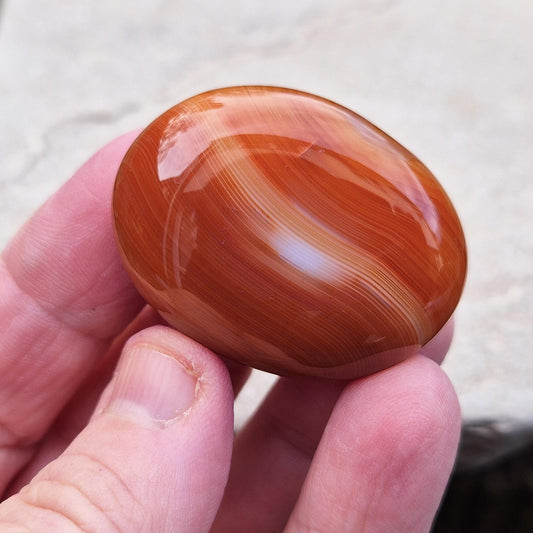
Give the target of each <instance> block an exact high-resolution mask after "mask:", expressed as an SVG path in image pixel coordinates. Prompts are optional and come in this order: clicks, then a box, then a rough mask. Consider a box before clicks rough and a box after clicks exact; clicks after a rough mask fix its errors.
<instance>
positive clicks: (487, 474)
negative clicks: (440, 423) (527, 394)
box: [432, 421, 533, 533]
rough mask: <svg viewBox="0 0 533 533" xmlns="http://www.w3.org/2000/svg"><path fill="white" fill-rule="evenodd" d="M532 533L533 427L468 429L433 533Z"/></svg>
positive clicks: (482, 424) (495, 425)
mask: <svg viewBox="0 0 533 533" xmlns="http://www.w3.org/2000/svg"><path fill="white" fill-rule="evenodd" d="M531 532H533V427H531V426H528V427H516V425H513V424H511V423H509V424H508V423H502V422H499V423H498V422H492V421H489V422H479V423H475V424H468V425H465V427H464V428H463V435H462V443H461V447H460V450H459V456H458V461H457V466H456V469H455V472H454V474H453V476H452V479H451V482H450V485H449V487H448V490H447V492H446V495H445V497H444V500H443V502H442V505H441V508H440V511H439V513H438V515H437V517H436V519H435V523H434V526H433V529H432V533H531Z"/></svg>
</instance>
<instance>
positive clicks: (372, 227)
mask: <svg viewBox="0 0 533 533" xmlns="http://www.w3.org/2000/svg"><path fill="white" fill-rule="evenodd" d="M114 218H115V229H116V235H117V241H118V245H119V248H120V250H121V254H122V258H123V260H124V264H125V266H126V268H127V270H128V272H129V274H130V276H131V277H132V280H133V281H134V283H135V284H136V285H137V287H138V289H139V291H140V292H141V293H142V294H143V296H144V297H145V298H146V299H147V301H148V302H149V303H151V304H152V305H153V306H154V307H155V308H156V309H158V310H159V311H160V312H161V314H162V316H163V317H164V318H165V319H166V320H167V321H168V322H169V323H170V324H172V325H173V326H175V327H176V328H177V329H179V330H180V331H182V332H184V333H186V334H188V335H190V336H192V337H193V338H195V339H196V340H198V341H199V342H201V343H203V344H205V345H206V346H208V347H209V348H211V349H212V350H214V351H216V352H217V353H219V354H220V355H223V356H226V357H228V358H231V359H235V360H238V361H240V362H242V363H245V364H249V365H251V366H255V367H257V368H261V369H264V370H268V371H273V372H276V373H281V374H290V373H305V374H311V375H320V376H326V377H335V378H339V377H340V378H351V377H356V376H360V375H364V374H367V373H369V372H373V371H376V370H380V369H382V368H384V367H387V366H390V365H391V364H394V363H396V362H398V361H400V360H402V359H404V358H405V357H407V356H409V355H410V354H412V353H414V352H415V351H416V350H417V349H418V348H419V347H420V346H422V345H423V344H425V343H426V342H427V341H428V340H430V339H431V338H432V337H433V336H434V335H435V334H436V333H437V332H438V331H439V329H440V328H441V327H442V326H443V325H444V324H445V322H446V321H447V320H448V319H449V317H450V315H451V314H452V312H453V310H454V308H455V306H456V305H457V302H458V300H459V297H460V294H461V291H462V287H463V283H464V278H465V273H466V248H465V242H464V237H463V232H462V229H461V225H460V223H459V220H458V218H457V215H456V213H455V210H454V208H453V206H452V204H451V202H450V200H449V199H448V197H447V196H446V193H445V192H444V190H443V189H442V187H441V186H440V185H439V183H438V182H437V181H436V179H435V178H434V177H433V175H432V174H431V173H430V172H429V170H428V169H427V168H426V167H425V166H424V165H423V164H422V163H421V162H420V161H419V160H418V159H416V158H415V157H414V156H413V155H412V154H411V153H410V152H408V151H407V150H406V149H405V148H403V147H402V146H401V145H399V144H398V143H397V142H396V141H394V140H393V139H391V138H390V137H389V136H387V135H386V134H385V133H383V132H382V131H380V130H379V129H378V128H376V127H375V126H373V125H372V124H370V123H369V122H368V121H366V120H364V119H363V118H361V117H360V116H358V115H356V114H355V113H353V112H351V111H349V110H347V109H345V108H343V107H341V106H339V105H337V104H334V103H332V102H330V101H328V100H324V99H322V98H319V97H316V96H312V95H309V94H306V93H301V92H297V91H292V90H288V89H279V88H272V87H234V88H228V89H220V90H216V91H211V92H208V93H204V94H201V95H198V96H196V97H193V98H191V99H189V100H187V101H185V102H183V103H181V104H178V105H177V106H175V107H173V108H172V109H170V110H169V111H167V112H166V113H164V114H163V115H162V116H161V117H159V118H158V119H157V120H156V121H154V122H153V123H152V124H151V125H150V126H149V127H148V128H147V129H146V130H145V131H144V132H143V133H142V134H141V135H140V136H139V138H138V139H137V140H136V142H135V143H134V144H133V146H132V147H131V149H130V150H129V152H128V154H127V155H126V157H125V158H124V161H123V163H122V165H121V167H120V170H119V173H118V176H117V181H116V184H115V195H114Z"/></svg>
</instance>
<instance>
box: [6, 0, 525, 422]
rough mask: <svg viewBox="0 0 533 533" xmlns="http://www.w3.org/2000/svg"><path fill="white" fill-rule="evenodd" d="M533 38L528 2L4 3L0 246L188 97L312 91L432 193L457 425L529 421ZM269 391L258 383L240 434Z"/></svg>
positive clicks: (245, 405) (241, 412)
mask: <svg viewBox="0 0 533 533" xmlns="http://www.w3.org/2000/svg"><path fill="white" fill-rule="evenodd" d="M434 6H438V8H435V7H434ZM532 28H533V4H531V2H530V0H509V1H507V2H502V1H501V0H483V1H481V0H480V1H477V0H448V1H447V2H428V1H426V0H403V1H401V0H328V1H318V0H307V1H305V0H299V1H295V0H292V1H287V0H268V2H258V1H257V2H253V1H245V0H224V1H220V2H218V1H207V0H200V1H195V2H192V1H191V0H189V1H187V2H185V1H171V0H166V1H165V0H159V1H141V0H129V1H128V2H127V3H125V2H123V0H106V1H105V2H85V1H81V0H77V1H76V0H48V1H47V2H44V1H39V0H7V1H4V3H3V6H2V10H1V11H0V95H1V101H0V161H1V162H2V171H1V172H0V245H1V246H2V247H3V245H4V244H5V243H6V242H7V240H8V239H9V237H10V236H11V235H12V234H13V233H14V232H15V231H16V229H17V228H18V226H19V225H20V224H21V223H23V221H24V220H25V219H26V218H27V217H28V216H29V215H30V214H31V213H32V211H34V210H35V208H36V207H38V205H39V204H41V203H42V202H43V201H44V200H45V199H46V197H47V196H48V195H50V194H51V193H52V192H53V191H54V190H55V189H56V188H57V187H59V186H60V185H61V184H62V183H63V182H64V181H65V180H66V179H68V177H69V176H70V175H71V174H72V172H73V171H74V170H75V169H76V168H77V167H78V166H79V165H80V164H81V163H83V161H84V160H85V159H87V158H88V157H89V156H90V155H91V154H92V153H93V152H94V151H95V150H97V149H98V148H99V147H100V146H101V145H103V144H104V143H105V142H107V141H108V140H110V139H112V138H113V137H115V136H117V135H119V134H121V133H123V132H125V131H128V130H130V129H134V128H138V127H142V126H144V125H146V124H147V123H148V122H149V121H151V120H152V119H153V118H155V117H156V116H157V115H158V114H160V113H161V112H162V111H164V110H165V109H166V108H168V107H170V106H171V105H173V104H175V103H177V102H178V101H180V100H182V99H184V98H186V97H188V96H191V95H193V94H196V93H198V92H201V91H204V90H207V89H210V88H214V87H217V86H225V85H235V84H244V83H253V84H273V85H283V86H290V87H294V88H299V89H303V90H307V91H310V92H315V93H317V94H320V95H322V96H325V97H328V98H331V99H333V100H336V101H338V102H339V103H342V104H344V105H346V106H348V107H351V108H352V109H354V110H355V111H357V112H359V113H360V114H362V115H363V116H365V117H367V118H369V119H370V120H372V121H373V122H375V123H376V124H377V125H378V126H380V127H381V128H382V129H384V130H385V131H387V132H388V133H390V134H391V135H392V136H394V137H395V138H397V139H398V140H399V141H400V142H401V143H403V144H404V145H405V146H407V147H408V148H409V149H410V150H412V151H413V152H414V153H415V154H417V155H418V156H419V157H420V158H421V159H422V160H423V161H424V162H425V163H426V164H427V165H428V166H429V168H431V169H432V170H433V171H434V173H435V174H436V175H437V176H438V177H439V179H440V180H441V182H442V183H443V185H444V187H445V188H446V190H447V191H448V193H449V194H450V196H451V197H452V200H453V201H454V202H455V204H456V207H457V210H458V212H459V214H460V216H461V218H462V220H463V223H464V228H465V232H466V236H467V240H468V244H469V252H470V257H469V260H470V267H469V277H468V282H467V287H466V290H465V293H464V297H463V301H462V303H461V305H460V307H459V310H458V313H457V333H456V339H455V342H454V345H453V347H452V350H451V352H450V354H449V356H448V358H447V361H446V363H445V368H446V370H447V371H448V373H449V375H450V376H451V378H452V380H453V382H454V384H455V386H456V388H457V390H458V392H459V395H460V400H461V404H462V407H463V412H464V417H465V419H479V418H498V419H511V420H519V421H521V422H527V421H531V420H532V419H533V355H532V350H531V346H532V344H533V342H532V341H533V331H532V324H533V266H532V264H533V209H532V204H533V179H532V178H533V176H532V169H533V149H532V148H531V147H532V145H533V90H532V87H533V59H532V57H531V51H532V46H533V38H532V36H531V35H532V34H531V31H532ZM271 379H272V378H270V377H269V376H265V375H257V376H256V377H255V378H254V380H253V382H252V383H251V385H250V386H249V387H248V388H247V389H246V390H245V391H244V394H243V396H242V398H241V399H240V403H239V407H238V419H239V420H242V419H243V417H245V416H246V413H248V412H249V411H250V409H252V408H253V405H254V404H255V402H256V401H257V398H258V397H259V396H260V395H261V393H262V391H263V390H264V389H265V387H267V386H268V384H269V383H270V382H271Z"/></svg>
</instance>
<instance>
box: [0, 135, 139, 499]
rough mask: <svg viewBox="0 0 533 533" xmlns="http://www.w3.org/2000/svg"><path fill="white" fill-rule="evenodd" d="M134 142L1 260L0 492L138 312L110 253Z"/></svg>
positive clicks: (115, 149)
mask: <svg viewBox="0 0 533 533" xmlns="http://www.w3.org/2000/svg"><path fill="white" fill-rule="evenodd" d="M134 137H135V134H129V135H126V136H124V137H121V138H120V139H117V140H116V141H114V142H113V143H111V144H110V145H108V146H107V147H105V148H104V149H103V150H101V151H100V152H99V153H98V154H96V155H95V156H94V157H93V158H92V159H91V160H90V161H88V162H87V163H86V164H85V165H84V166H83V167H82V168H81V169H80V170H79V171H78V172H77V173H76V175H75V176H74V177H73V179H72V180H70V181H69V182H68V183H67V184H66V185H65V186H64V187H63V188H62V189H61V190H60V191H59V192H58V193H56V195H55V196H53V197H52V198H51V199H50V200H49V201H48V202H47V203H46V204H45V205H44V206H43V207H42V208H41V209H40V210H39V211H38V212H37V213H36V215H34V217H33V218H32V219H31V220H30V221H29V222H28V223H27V224H26V226H25V227H24V228H23V229H22V230H21V231H20V232H19V234H18V235H17V236H16V237H15V239H14V240H13V242H12V243H11V245H10V246H9V247H8V248H7V249H6V250H5V252H4V253H3V255H2V256H1V260H0V323H1V324H2V325H3V331H2V338H1V340H0V472H2V476H1V477H0V490H1V489H3V488H4V487H5V484H6V482H8V481H9V479H10V477H11V476H12V475H13V473H14V472H16V471H17V470H18V469H19V468H20V466H21V465H22V464H23V463H24V462H25V461H26V460H27V459H28V457H29V456H30V455H31V453H32V451H33V445H34V443H35V442H36V441H38V440H39V439H40V438H41V436H42V435H43V433H44V432H45V431H46V429H47V428H48V426H49V425H50V423H51V421H52V420H54V418H55V417H56V416H57V414H58V412H59V411H60V409H61V408H62V407H63V405H64V404H65V402H66V400H67V399H68V398H69V397H70V396H71V395H72V393H73V392H74V390H75V389H76V388H77V387H78V385H79V384H80V382H81V381H82V380H83V379H84V378H85V376H86V375H87V374H88V373H89V372H90V370H91V369H92V368H93V367H94V365H95V364H96V362H97V361H98V356H99V355H101V354H103V353H105V352H106V350H107V348H108V347H109V345H110V343H111V342H112V339H113V337H114V336H115V335H117V334H118V333H119V332H120V331H121V330H123V329H124V327H125V326H126V325H127V324H128V322H129V321H130V320H131V319H132V318H133V317H134V316H135V315H136V314H137V313H138V312H139V310H140V308H141V306H142V305H143V303H142V300H141V299H140V297H139V295H138V294H137V292H136V291H135V290H134V288H133V286H132V285H131V283H130V281H129V280H128V278H127V276H126V274H125V272H124V270H123V268H122V266H121V264H120V261H119V257H118V253H117V251H116V248H115V245H114V237H113V229H112V224H111V191H112V186H113V181H114V176H115V174H116V170H117V168H118V165H119V162H120V160H121V158H122V157H123V155H124V153H125V151H126V150H127V148H128V146H129V145H130V144H131V142H132V141H133V139H134Z"/></svg>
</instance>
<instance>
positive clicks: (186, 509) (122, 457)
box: [0, 132, 460, 533]
mask: <svg viewBox="0 0 533 533" xmlns="http://www.w3.org/2000/svg"><path fill="white" fill-rule="evenodd" d="M135 136H136V133H135V132H134V133H131V134H128V135H126V136H123V137H121V138H119V139H117V140H115V141H114V142H112V143H111V144H109V145H108V146H106V147H105V148H103V149H102V150H101V151H100V152H98V153H97V154H96V155H95V156H93V157H92V158H91V159H90V160H89V161H88V162H87V163H86V164H85V165H84V166H83V167H82V168H81V169H80V170H79V171H78V172H77V173H76V174H75V176H74V177H73V178H72V179H71V180H70V181H69V182H68V183H67V184H66V185H65V186H63V188H62V189H60V190H59V191H58V192H57V193H56V194H55V195H54V196H53V197H52V198H51V199H50V200H49V201H48V202H47V203H46V204H45V205H44V206H43V207H42V208H41V209H40V210H39V211H38V212H37V213H36V215H34V217H33V218H32V219H31V220H30V221H29V222H28V223H27V224H26V225H25V226H24V227H23V228H22V229H21V231H20V232H19V234H18V235H17V236H16V237H15V239H14V240H13V242H12V243H11V244H10V245H9V246H8V247H7V249H6V250H5V251H4V253H3V254H2V256H1V262H0V323H1V324H2V326H3V327H2V335H1V339H0V486H1V490H2V492H3V495H4V496H3V502H2V503H1V504H0V528H1V529H2V531H5V532H12V531H13V532H19V531H20V532H22V531H57V532H71V531H72V532H77V531H91V532H92V531H94V532H100V533H101V532H117V531H124V532H129V533H131V532H137V531H139V532H141V531H142V532H145V531H154V532H158V533H160V532H166V531H169V532H175V531H180V532H203V531H213V532H230V531H231V532H233V533H238V532H250V531H254V532H274V531H286V532H291V533H292V532H324V533H326V532H331V531H335V532H337V533H342V532H348V531H350V532H365V533H370V532H389V531H395V532H397V533H401V532H406V533H407V532H409V533H416V532H426V531H428V530H429V528H430V526H431V522H432V519H433V517H434V515H435V512H436V510H437V507H438V505H439V502H440V499H441V497H442V494H443V491H444V489H445V486H446V483H447V480H448V477H449V474H450V471H451V469H452V466H453V462H454V458H455V454H456V450H457V444H458V438H459V431H460V411H459V406H458V402H457V397H456V395H455V393H454V390H453V388H452V386H451V384H450V382H449V380H448V378H447V377H446V375H445V374H444V372H443V371H442V370H441V369H440V367H439V366H438V364H437V363H438V362H440V361H441V360H442V358H443V357H444V354H445V352H446V350H447V349H448V346H449V343H450V340H451V335H452V329H453V325H452V323H451V322H450V323H449V324H448V325H447V326H446V327H445V328H444V329H443V330H442V332H441V333H440V334H439V336H438V337H437V338H436V339H435V340H434V341H433V342H432V343H430V345H428V346H426V347H425V350H424V354H419V355H417V356H414V357H412V358H411V359H409V360H407V361H405V362H404V363H402V364H399V365H397V366H395V367H394V368H390V369H388V370H385V371H383V372H380V373H378V374H375V375H373V376H369V377H366V378H363V379H359V380H355V381H352V382H348V383H341V382H336V381H321V380H317V379H306V378H281V379H280V380H279V381H278V382H277V384H276V385H275V387H274V388H273V390H272V391H271V392H270V394H269V395H268V396H267V398H266V399H265V400H264V402H263V404H262V406H261V407H260V409H259V410H258V412H257V413H256V414H255V415H254V416H253V418H252V419H251V420H250V421H249V423H248V424H247V425H246V427H245V428H243V429H242V431H241V432H240V433H239V434H238V435H237V436H236V437H235V438H234V435H233V400H234V397H235V395H236V394H238V392H239V390H240V388H241V387H242V385H243V384H244V382H245V381H246V378H247V376H248V370H247V369H244V368H242V367H239V366H236V365H232V364H227V365H226V364H224V363H223V362H222V361H221V360H220V359H219V358H218V357H217V356H216V355H215V354H213V353H212V352H210V351H209V350H207V349H206V348H204V347H202V346H200V345H199V344H197V343H195V342H194V341H192V340H190V339H188V338H186V337H184V336H183V335H181V334H179V333H178V332H176V331H173V330H171V329H169V328H167V327H165V326H163V325H160V324H158V319H157V317H156V316H155V315H154V313H153V312H152V311H151V310H150V309H147V308H145V307H144V304H143V301H142V300H141V298H140V297H139V295H138V294H137V292H136V291H135V289H134V288H133V286H132V285H131V283H130V282H129V280H128V278H127V276H126V274H125V272H124V270H123V269H122V266H121V264H120V260H119V258H118V255H117V251H116V248H115V245H114V240H113V231H112V224H111V194H112V187H113V181H114V177H115V174H116V170H117V168H118V165H119V163H120V161H121V159H122V157H123V156H124V153H125V151H126V150H127V148H128V146H129V145H130V144H131V142H132V141H133V139H134V138H135ZM154 383H157V384H158V386H157V387H155V386H154Z"/></svg>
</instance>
